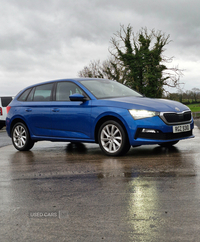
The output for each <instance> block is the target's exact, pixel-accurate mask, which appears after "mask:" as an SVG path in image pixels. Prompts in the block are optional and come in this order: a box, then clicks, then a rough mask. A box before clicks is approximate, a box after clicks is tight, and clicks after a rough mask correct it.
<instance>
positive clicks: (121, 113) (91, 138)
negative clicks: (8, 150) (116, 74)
mask: <svg viewBox="0 0 200 242" xmlns="http://www.w3.org/2000/svg"><path fill="white" fill-rule="evenodd" d="M193 128H194V122H193V118H192V115H191V111H190V109H189V108H188V107H187V106H185V105H183V104H181V103H179V102H175V101H170V100H165V99H152V98H146V97H143V96H142V95H141V94H139V93H137V92H136V91H134V90H132V89H130V88H128V87H127V86H125V85H122V84H120V83H118V82H116V81H111V80H105V79H94V78H77V79H63V80H55V81H50V82H45V83H40V84H36V85H33V86H29V87H27V88H26V89H24V90H22V91H21V92H20V93H19V94H18V95H17V96H16V97H15V98H14V100H13V101H12V102H11V103H10V104H9V106H8V107H7V119H6V129H7V133H8V135H9V136H10V137H11V138H12V142H13V145H14V147H15V148H16V149H17V150H20V151H25V150H29V149H31V148H32V147H33V145H34V143H35V142H37V141H40V140H49V141H66V142H91V143H99V146H100V148H101V150H102V151H103V152H104V153H105V154H106V155H110V156H117V155H123V154H126V153H127V152H128V151H129V149H130V147H131V146H133V147H135V146H140V145H148V144H158V145H161V146H172V145H174V144H176V143H177V142H178V141H179V140H182V139H188V138H193V137H194V136H193V134H192V130H193Z"/></svg>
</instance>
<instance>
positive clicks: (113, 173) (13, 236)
mask: <svg viewBox="0 0 200 242" xmlns="http://www.w3.org/2000/svg"><path fill="white" fill-rule="evenodd" d="M194 134H195V136H196V138H195V139H191V140H185V141H182V142H180V143H179V144H177V145H176V146H175V147H173V148H171V149H166V148H161V147H159V146H141V147H138V148H132V149H131V150H130V152H129V153H128V154H127V155H126V156H123V157H114V158H110V157H106V156H104V155H103V154H102V153H101V151H100V149H99V147H98V145H94V144H89V145H88V144H86V145H85V144H79V145H77V144H69V143H68V144H67V145H65V144H64V143H50V142H41V143H37V144H36V145H35V146H34V148H33V149H32V151H29V152H18V151H16V150H15V149H14V148H13V147H12V146H7V147H4V148H0V154H1V157H0V182H1V185H0V204H1V207H0V213H1V218H2V219H1V221H0V223H1V224H0V236H1V238H4V241H56V240H57V241H81V242H82V241H87V242H88V241H95V242H98V241H112V242H113V241H115V242H118V241H125V242H128V241H199V234H200V222H199V217H200V206H199V202H200V179H199V177H200V172H199V171H200V169H199V164H200V159H199V155H200V150H199V142H200V131H199V130H198V129H197V128H195V131H194Z"/></svg>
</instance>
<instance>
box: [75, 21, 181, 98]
mask: <svg viewBox="0 0 200 242" xmlns="http://www.w3.org/2000/svg"><path fill="white" fill-rule="evenodd" d="M169 37H170V36H169V35H167V36H166V35H165V34H164V33H162V32H161V31H157V32H156V31H155V30H151V31H150V33H148V31H147V28H142V29H141V30H140V31H139V32H138V33H137V34H136V35H135V34H134V33H133V31H132V27H131V26H130V25H129V26H128V27H127V28H124V26H120V31H119V32H117V33H116V34H115V35H114V37H113V38H111V47H110V50H109V51H110V54H111V57H110V58H109V59H108V60H106V61H104V62H103V63H102V64H101V62H100V61H93V62H91V63H90V65H89V66H88V67H84V69H83V70H82V71H80V72H79V76H82V77H98V78H108V79H115V80H116V81H118V82H121V83H123V84H125V85H127V86H129V87H131V88H133V89H135V90H137V91H138V92H140V93H142V94H144V95H145V96H147V97H162V95H163V92H164V90H165V87H166V86H168V87H178V86H179V79H180V77H181V75H182V72H181V70H179V69H178V68H177V67H172V68H169V67H167V66H166V64H165V63H170V62H172V60H173V57H172V58H167V57H165V56H164V55H163V52H164V51H165V49H164V47H165V46H166V45H167V44H169V43H170V40H169Z"/></svg>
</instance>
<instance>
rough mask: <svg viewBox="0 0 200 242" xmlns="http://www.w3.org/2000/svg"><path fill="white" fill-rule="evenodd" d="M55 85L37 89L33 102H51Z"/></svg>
mask: <svg viewBox="0 0 200 242" xmlns="http://www.w3.org/2000/svg"><path fill="white" fill-rule="evenodd" d="M52 88H53V83H50V84H45V85H40V86H37V87H36V88H35V93H34V96H33V101H39V102H42V101H50V100H51V96H52Z"/></svg>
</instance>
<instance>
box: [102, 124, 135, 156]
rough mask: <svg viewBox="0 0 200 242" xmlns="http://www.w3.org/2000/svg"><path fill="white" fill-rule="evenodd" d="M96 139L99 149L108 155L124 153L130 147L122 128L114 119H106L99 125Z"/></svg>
mask: <svg viewBox="0 0 200 242" xmlns="http://www.w3.org/2000/svg"><path fill="white" fill-rule="evenodd" d="M98 141H99V146H100V148H101V150H102V151H103V152H104V153H105V154H106V155H109V156H119V155H124V154H126V153H127V152H128V151H129V149H130V143H129V139H128V136H127V134H126V132H125V130H124V128H123V127H122V126H121V125H120V124H119V123H118V122H116V121H114V120H109V121H106V122H105V123H103V124H102V125H101V127H100V129H99V132H98Z"/></svg>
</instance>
